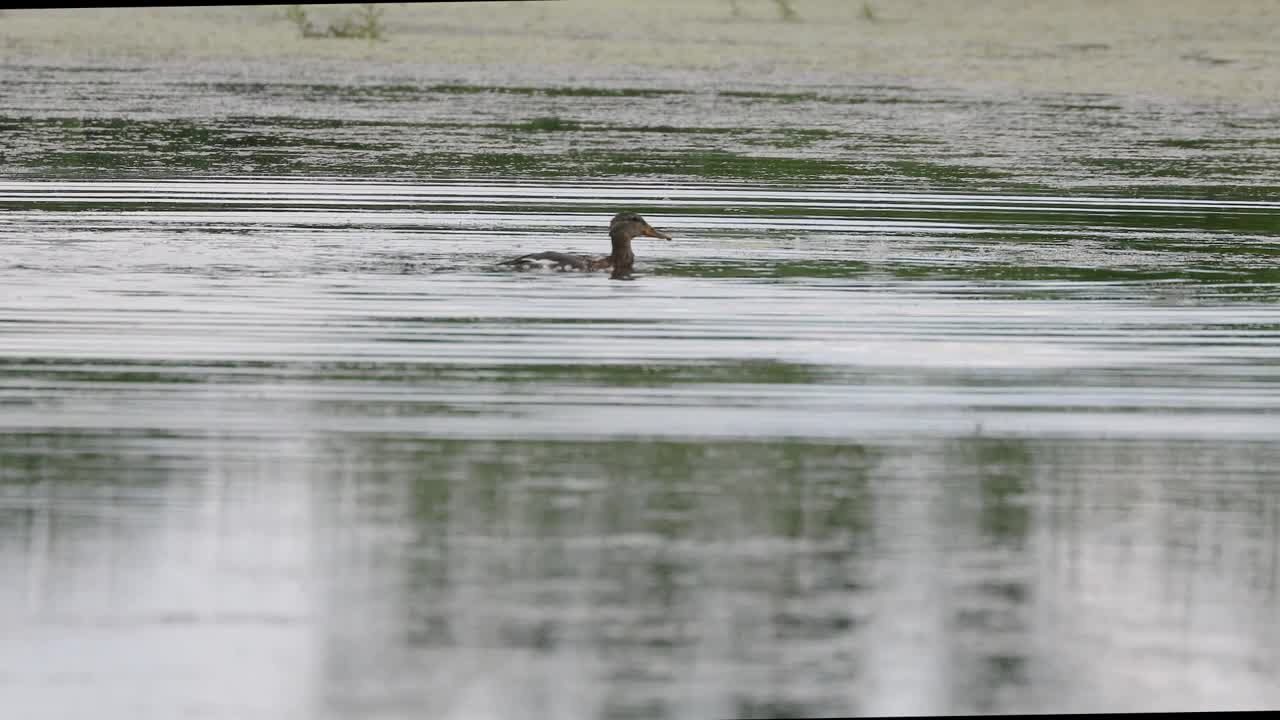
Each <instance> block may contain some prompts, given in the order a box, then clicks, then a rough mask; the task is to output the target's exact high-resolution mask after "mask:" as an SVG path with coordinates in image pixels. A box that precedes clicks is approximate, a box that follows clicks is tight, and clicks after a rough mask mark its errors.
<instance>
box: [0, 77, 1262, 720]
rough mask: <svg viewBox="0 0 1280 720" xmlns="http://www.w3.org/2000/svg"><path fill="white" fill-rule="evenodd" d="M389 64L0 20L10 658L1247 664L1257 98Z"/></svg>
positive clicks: (1145, 689) (60, 698)
mask: <svg viewBox="0 0 1280 720" xmlns="http://www.w3.org/2000/svg"><path fill="white" fill-rule="evenodd" d="M294 70H296V68H295V69H294ZM312 72H313V74H314V75H316V76H321V75H323V73H320V72H319V71H315V70H313V71H312ZM415 72H425V71H412V70H406V69H405V68H397V67H385V68H376V69H375V70H366V71H361V72H352V73H348V74H347V75H342V76H338V77H337V78H336V79H334V78H326V80H325V81H324V82H319V81H317V82H312V81H311V80H306V81H300V80H298V79H297V76H296V75H293V76H291V75H290V74H289V69H288V68H284V69H281V68H264V67H252V68H247V69H246V68H233V69H225V68H223V69H217V68H207V67H197V66H182V65H175V66H165V67H146V66H138V67H104V68H76V67H52V66H50V67H45V66H39V67H36V66H25V67H18V66H3V67H0V87H2V88H3V95H2V97H3V99H0V156H2V158H3V163H4V164H3V168H4V169H3V173H2V174H0V242H2V243H3V250H4V252H3V254H2V255H0V575H3V577H5V578H7V580H6V582H4V583H3V584H0V637H2V638H3V640H2V641H0V706H4V707H9V708H20V709H21V710H22V715H23V717H26V718H95V719H101V718H121V719H123V718H130V719H134V718H172V717H187V716H190V717H205V718H217V719H223V718H225V719H228V720H230V719H233V718H234V719H237V720H239V719H241V718H318V717H321V718H335V719H338V718H341V719H344V720H345V719H348V718H351V719H355V718H360V719H363V718H379V719H381V718H410V717H442V718H491V717H492V718H499V717H513V716H520V717H539V718H541V717H545V718H640V717H646V718H648V717H655V718H705V717H792V716H819V715H850V714H866V715H893V714H922V713H923V714H935V713H1004V712H1026V711H1030V712H1087V711H1155V710H1211V709H1224V710H1225V709H1267V708H1276V707H1280V682H1277V680H1278V679H1280V473H1278V469H1280V442H1277V441H1280V305H1278V304H1277V301H1280V265H1278V264H1277V263H1278V262H1280V243H1278V239H1280V222H1278V221H1277V217H1278V214H1277V213H1278V211H1280V192H1278V190H1280V188H1278V187H1277V181H1276V177H1275V176H1274V168H1275V167H1276V166H1277V165H1276V161H1277V160H1280V157H1277V156H1278V155H1280V134H1277V131H1276V128H1277V127H1280V123H1278V122H1277V121H1278V120H1280V117H1277V116H1276V114H1275V113H1268V112H1264V111H1259V110H1256V109H1255V110H1250V109H1248V108H1238V107H1226V106H1215V107H1204V106H1180V105H1177V104H1173V103H1161V102H1157V101H1154V100H1142V101H1139V100H1122V99H1116V98H1108V97H1103V96H1088V97H1081V96H1070V97H1063V96H1054V97H996V98H994V99H993V98H992V97H987V96H984V97H971V96H965V95H963V94H960V93H956V92H951V91H947V90H946V89H939V88H915V87H907V86H850V87H842V88H833V87H826V86H823V87H812V88H807V87H805V88H794V87H791V88H770V87H765V86H751V85H745V84H744V85H741V86H727V87H718V88H707V87H698V86H678V87H677V86H672V87H663V86H654V85H645V84H643V83H639V82H624V81H622V80H620V81H618V82H617V83H615V84H612V85H608V84H605V85H591V86H581V85H573V84H572V83H568V82H566V83H562V84H556V85H545V86H535V85H527V84H526V85H520V84H515V83H514V82H512V81H511V79H510V78H493V77H488V76H480V75H475V74H472V75H467V74H466V73H460V74H455V75H444V76H434V75H429V74H428V75H422V74H415ZM362 73H363V74H362ZM621 209H632V210H637V211H639V212H641V213H643V214H644V215H645V217H646V218H647V219H648V220H649V221H650V222H651V223H652V224H653V225H654V226H656V227H657V228H659V229H661V230H664V231H666V232H668V233H670V234H671V235H672V236H673V238H674V239H673V240H672V241H671V242H663V241H657V240H649V239H639V240H637V241H636V244H635V249H636V254H637V257H638V261H637V268H636V269H637V274H636V277H635V278H634V279H633V280H630V281H613V280H610V279H609V278H608V276H607V274H595V275H592V274H576V273H513V272H507V271H502V270H499V269H497V268H496V267H495V266H494V263H495V261H497V260H500V259H503V258H506V257H510V256H514V255H517V254H520V253H523V252H529V251H535V250H543V249H555V250H569V251H578V252H598V253H600V254H604V253H606V252H607V247H608V245H607V237H606V230H607V224H608V220H609V218H610V217H611V216H612V215H613V214H614V213H615V212H617V211H618V210H621Z"/></svg>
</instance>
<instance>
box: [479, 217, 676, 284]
mask: <svg viewBox="0 0 1280 720" xmlns="http://www.w3.org/2000/svg"><path fill="white" fill-rule="evenodd" d="M641 236H643V237H653V238H661V239H663V240H670V239H671V236H670V235H668V234H666V233H664V232H662V231H660V230H658V229H656V228H654V227H653V226H652V225H650V224H649V223H648V221H647V220H645V219H644V218H642V217H640V216H639V215H637V214H636V213H633V212H620V213H618V214H617V215H614V216H613V220H612V221H611V222H610V223H609V240H610V241H612V243H613V252H612V253H610V254H608V255H604V256H602V257H592V256H590V255H575V254H573V253H562V252H554V251H552V252H540V253H531V254H529V255H521V256H520V257H517V258H512V259H510V260H504V261H502V262H500V263H498V264H499V265H506V266H510V267H514V268H516V269H517V270H534V269H549V270H570V271H572V270H577V271H581V272H593V271H596V270H612V271H613V273H614V276H615V277H616V276H619V275H626V274H629V273H630V271H631V266H632V265H634V264H635V261H636V256H635V253H633V252H631V239H632V238H637V237H641Z"/></svg>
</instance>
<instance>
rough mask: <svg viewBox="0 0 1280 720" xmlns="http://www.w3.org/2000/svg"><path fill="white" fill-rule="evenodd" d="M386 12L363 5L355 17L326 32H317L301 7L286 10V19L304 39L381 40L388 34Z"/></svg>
mask: <svg viewBox="0 0 1280 720" xmlns="http://www.w3.org/2000/svg"><path fill="white" fill-rule="evenodd" d="M384 12H385V11H384V10H383V9H382V8H380V7H378V5H377V4H376V3H362V4H361V5H360V9H359V10H357V11H356V12H355V14H354V15H351V16H350V17H345V18H342V19H340V20H338V21H336V22H331V23H329V27H328V29H326V30H317V29H316V26H315V25H314V24H313V23H312V22H311V20H310V18H308V17H307V11H306V10H304V9H303V8H302V6H301V5H290V6H289V7H288V9H286V10H285V17H286V18H288V19H289V22H292V23H293V24H294V26H296V27H297V28H298V32H300V33H302V37H312V38H314V37H335V38H363V39H366V40H381V39H382V36H383V35H384V34H385V33H386V30H385V28H384V27H383V25H382V15H383V13H384Z"/></svg>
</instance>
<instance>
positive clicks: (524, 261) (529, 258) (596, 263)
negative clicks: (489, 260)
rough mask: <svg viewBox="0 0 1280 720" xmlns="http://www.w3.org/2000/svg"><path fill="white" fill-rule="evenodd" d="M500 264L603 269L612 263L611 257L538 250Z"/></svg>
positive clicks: (530, 268) (561, 268)
mask: <svg viewBox="0 0 1280 720" xmlns="http://www.w3.org/2000/svg"><path fill="white" fill-rule="evenodd" d="M501 264H502V265H511V266H513V267H515V268H516V269H517V270H561V271H566V270H578V271H583V272H585V271H591V270H603V269H605V268H607V267H609V266H610V265H612V264H613V259H612V257H609V256H605V257H589V256H587V255H571V254H569V253H562V252H555V251H550V252H540V253H533V254H531V255H521V256H520V257H518V258H512V259H510V260H505V261H503V262H502V263H501Z"/></svg>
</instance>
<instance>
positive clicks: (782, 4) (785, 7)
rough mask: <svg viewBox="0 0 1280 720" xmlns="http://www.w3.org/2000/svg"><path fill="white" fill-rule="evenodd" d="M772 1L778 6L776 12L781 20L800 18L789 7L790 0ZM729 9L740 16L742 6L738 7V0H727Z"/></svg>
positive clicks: (789, 20)
mask: <svg viewBox="0 0 1280 720" xmlns="http://www.w3.org/2000/svg"><path fill="white" fill-rule="evenodd" d="M773 2H774V4H776V5H777V6H778V12H779V13H780V14H781V16H782V19H783V20H786V21H787V22H798V21H799V20H800V13H798V12H796V9H795V8H793V7H791V0H773ZM729 11H730V13H731V14H732V15H733V16H734V17H742V8H740V7H738V0H729Z"/></svg>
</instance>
